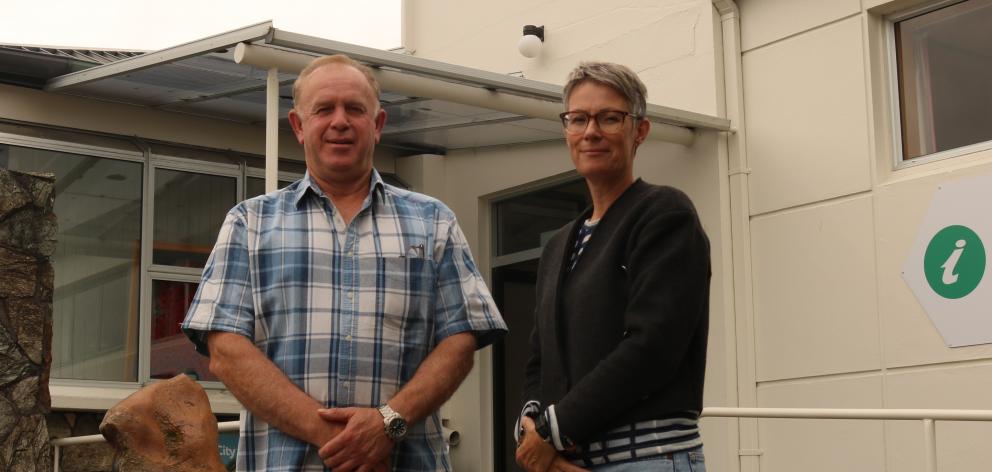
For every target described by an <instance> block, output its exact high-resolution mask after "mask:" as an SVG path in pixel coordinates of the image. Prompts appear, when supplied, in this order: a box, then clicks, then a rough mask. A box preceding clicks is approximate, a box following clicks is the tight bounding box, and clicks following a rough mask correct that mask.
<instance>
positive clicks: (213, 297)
mask: <svg viewBox="0 0 992 472" xmlns="http://www.w3.org/2000/svg"><path fill="white" fill-rule="evenodd" d="M183 329H184V331H185V332H186V333H187V335H188V336H189V337H190V339H192V340H193V342H194V343H195V344H196V345H197V349H198V350H199V351H200V352H202V353H204V354H207V348H206V344H205V340H206V334H207V332H209V331H215V330H216V331H228V332H234V333H239V334H243V335H245V336H247V337H248V338H249V339H252V340H254V343H255V345H256V346H258V348H259V349H260V350H261V351H262V352H264V353H265V354H266V355H267V356H268V357H269V358H270V359H272V360H273V362H275V364H276V365H277V366H279V368H280V369H282V371H283V372H285V373H286V375H287V376H288V377H289V378H290V380H292V381H293V383H295V384H296V385H297V386H299V387H300V388H301V389H303V390H304V391H305V392H307V393H308V394H309V395H310V396H312V397H313V398H315V399H316V400H317V401H318V402H320V403H323V404H324V405H326V406H328V407H347V406H359V407H375V406H379V405H381V404H383V403H385V402H386V401H387V400H389V399H390V398H392V397H393V395H395V394H396V392H397V391H398V390H399V389H400V387H401V386H403V385H404V384H405V383H406V382H407V381H409V380H410V378H411V377H413V374H414V372H415V371H416V369H417V367H418V366H419V365H420V363H421V361H423V360H424V358H425V357H426V356H427V355H428V354H429V353H430V352H431V350H432V349H433V348H434V346H436V345H437V344H438V343H439V342H440V341H441V340H443V339H444V338H446V337H448V336H450V335H452V334H456V333H460V332H465V331H470V332H472V333H474V334H475V335H476V338H477V339H478V345H479V347H480V348H481V347H483V346H486V345H488V344H489V343H491V342H492V341H493V340H494V339H495V338H497V337H498V336H500V335H501V334H502V333H503V332H505V331H506V324H505V323H504V322H503V319H502V318H501V317H500V314H499V312H498V310H497V308H496V305H495V303H494V302H493V299H492V296H491V295H490V293H489V290H488V288H487V287H486V285H485V283H484V282H483V280H482V277H481V276H480V275H479V271H478V270H477V269H476V267H475V264H474V263H473V261H472V256H471V253H470V251H469V247H468V244H467V243H466V242H465V237H464V235H463V234H462V231H461V229H460V228H459V227H458V224H457V222H456V221H455V216H454V213H452V212H451V210H449V209H448V208H447V207H446V206H445V205H444V204H443V203H441V202H440V201H438V200H436V199H433V198H430V197H427V196H424V195H420V194H417V193H413V192H409V191H406V190H402V189H399V188H396V187H393V186H390V185H387V184H385V183H383V182H382V179H381V178H380V177H379V174H378V173H377V172H375V171H373V173H372V185H371V189H370V191H369V195H368V197H367V198H366V199H365V203H364V204H363V207H362V209H361V210H360V211H359V213H358V214H357V215H356V216H355V217H354V219H353V220H352V222H351V224H350V225H345V223H344V220H343V219H342V218H341V216H340V214H338V213H337V211H336V210H334V207H333V205H332V204H331V201H330V199H328V198H327V197H326V196H324V194H323V192H322V191H321V190H320V187H318V186H317V185H316V184H315V183H314V182H313V181H312V179H311V178H310V176H309V174H307V175H306V176H305V177H304V178H303V180H300V181H298V182H295V183H293V184H292V185H290V186H288V187H286V188H284V189H282V190H279V191H277V192H273V193H269V194H267V195H263V196H260V197H256V198H252V199H250V200H247V201H244V202H242V203H240V204H239V205H237V206H236V207H234V208H233V209H232V210H231V211H230V212H229V213H228V214H227V218H226V220H225V221H224V225H223V227H222V228H221V230H220V235H219V236H218V238H217V244H216V246H214V250H213V253H212V254H211V255H210V259H209V260H208V261H207V265H206V267H205V268H204V271H203V280H202V281H201V283H200V286H199V289H198V291H197V293H196V297H195V299H194V300H193V304H192V305H191V306H190V309H189V313H188V314H187V315H186V320H185V321H184V322H183ZM392 464H393V470H395V471H448V470H450V469H451V467H450V464H449V460H448V456H447V453H446V450H445V445H444V442H443V439H442V436H441V420H440V418H439V416H438V415H437V413H435V414H433V415H432V416H430V417H428V418H427V419H426V420H425V421H423V422H421V423H418V424H415V425H411V429H410V432H409V435H408V436H407V439H406V440H405V441H403V442H401V443H399V444H398V445H397V446H396V448H395V450H394V454H393V462H392ZM237 470H239V471H294V472H295V471H321V470H325V468H324V467H323V465H322V464H321V462H320V457H319V456H318V455H317V449H316V448H314V447H310V446H309V445H308V444H307V443H305V442H303V441H299V440H297V439H294V438H292V437H290V436H287V435H285V434H283V433H282V432H280V431H279V430H277V429H275V428H270V427H269V426H268V425H267V424H266V423H265V422H263V421H262V420H261V419H259V418H256V417H254V416H253V415H252V413H251V412H250V411H244V410H243V411H242V428H241V439H240V442H239V447H238V459H237Z"/></svg>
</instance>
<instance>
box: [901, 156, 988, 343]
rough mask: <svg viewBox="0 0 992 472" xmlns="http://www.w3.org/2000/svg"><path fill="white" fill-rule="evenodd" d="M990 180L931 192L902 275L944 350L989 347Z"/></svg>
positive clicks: (962, 182) (976, 179) (945, 186)
mask: <svg viewBox="0 0 992 472" xmlns="http://www.w3.org/2000/svg"><path fill="white" fill-rule="evenodd" d="M990 249H992V175H990V176H982V177H970V178H964V179H960V180H955V181H951V182H947V183H944V184H942V185H940V186H939V187H937V192H936V193H935V194H934V197H933V200H932V201H931V202H930V209H929V210H928V211H927V215H926V217H925V218H924V219H923V223H922V224H921V225H920V230H919V232H918V233H917V235H916V241H915V242H914V243H913V246H912V248H911V249H910V251H909V256H908V257H907V258H906V263H905V264H904V265H903V271H902V276H903V278H904V279H905V280H906V284H907V285H909V288H910V289H911V290H912V291H913V294H915V295H916V299H917V300H919V302H920V305H922V306H923V309H924V310H926V312H927V315H928V316H930V320H931V321H933V324H934V326H935V327H936V328H937V330H938V331H939V332H940V335H941V336H943V337H944V342H945V343H947V345H948V346H951V347H958V346H971V345H975V344H987V343H992V274H990V273H989V272H990V271H989V259H990V257H989V252H988V251H989V250H990Z"/></svg>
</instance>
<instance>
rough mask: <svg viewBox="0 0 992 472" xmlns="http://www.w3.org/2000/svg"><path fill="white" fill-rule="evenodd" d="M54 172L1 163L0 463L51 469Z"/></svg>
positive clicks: (24, 470) (13, 469)
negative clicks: (21, 169)
mask: <svg viewBox="0 0 992 472" xmlns="http://www.w3.org/2000/svg"><path fill="white" fill-rule="evenodd" d="M54 190H55V179H54V177H52V176H46V175H32V174H23V173H18V172H11V171H7V170H6V169H0V470H4V471H10V472H35V471H38V472H41V471H45V472H48V471H50V470H52V451H51V447H50V446H49V443H48V441H49V436H48V425H47V423H46V421H45V415H46V414H47V413H48V412H49V411H50V409H51V398H50V397H49V394H48V374H49V368H50V367H51V362H52V357H51V343H52V283H53V271H52V264H51V257H52V254H53V253H54V251H55V237H56V234H57V221H56V219H55V214H54V213H53V208H54V203H55V196H54V195H55V194H54Z"/></svg>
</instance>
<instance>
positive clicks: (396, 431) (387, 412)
mask: <svg viewBox="0 0 992 472" xmlns="http://www.w3.org/2000/svg"><path fill="white" fill-rule="evenodd" d="M379 414H380V415H382V423H383V425H385V428H386V437H387V438H389V439H392V440H393V442H395V443H398V442H400V441H402V440H403V439H405V438H406V433H407V431H408V429H409V428H408V427H407V424H406V419H404V418H403V416H402V415H400V414H399V413H397V412H396V410H393V409H392V408H390V407H389V404H388V403H387V404H384V405H382V406H380V407H379Z"/></svg>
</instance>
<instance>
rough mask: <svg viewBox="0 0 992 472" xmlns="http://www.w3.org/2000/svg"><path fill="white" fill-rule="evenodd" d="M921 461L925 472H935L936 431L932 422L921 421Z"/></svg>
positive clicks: (930, 420)
mask: <svg viewBox="0 0 992 472" xmlns="http://www.w3.org/2000/svg"><path fill="white" fill-rule="evenodd" d="M923 442H924V444H923V451H924V452H923V460H925V461H926V464H925V467H926V469H925V470H926V472H937V430H936V427H935V426H934V421H933V420H932V419H930V418H924V419H923Z"/></svg>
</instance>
